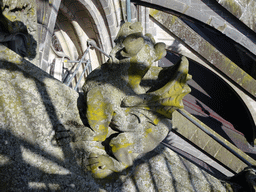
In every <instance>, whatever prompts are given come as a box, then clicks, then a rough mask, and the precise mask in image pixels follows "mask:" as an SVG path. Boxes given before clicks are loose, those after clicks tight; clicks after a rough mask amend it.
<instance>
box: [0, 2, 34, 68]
mask: <svg viewBox="0 0 256 192" xmlns="http://www.w3.org/2000/svg"><path fill="white" fill-rule="evenodd" d="M0 5H1V10H0V11H1V14H0V23H1V24H0V25H1V27H0V31H1V32H2V33H3V32H6V33H8V34H12V35H15V36H17V37H16V38H18V36H19V35H21V36H22V37H23V38H22V39H23V40H22V41H23V43H24V45H25V50H23V51H20V50H21V48H19V47H20V46H18V45H17V44H22V43H20V42H19V41H17V40H16V41H15V42H14V44H16V45H14V46H12V47H14V48H12V49H13V50H14V51H16V52H17V53H19V54H20V55H22V56H24V57H25V58H26V59H29V60H30V61H31V62H32V63H34V64H37V63H38V55H37V41H38V37H37V20H36V9H37V8H36V4H35V1H34V0H32V1H31V0H19V1H10V0H2V1H1V2H0ZM6 46H8V45H6ZM16 46H17V47H16ZM9 47H10V44H9Z"/></svg>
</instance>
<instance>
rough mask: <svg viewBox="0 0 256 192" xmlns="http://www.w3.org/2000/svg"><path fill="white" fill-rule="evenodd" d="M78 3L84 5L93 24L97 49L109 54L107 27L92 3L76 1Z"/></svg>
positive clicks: (109, 43)
mask: <svg viewBox="0 0 256 192" xmlns="http://www.w3.org/2000/svg"><path fill="white" fill-rule="evenodd" d="M78 2H80V3H81V4H82V5H84V7H85V8H86V9H87V10H88V12H89V13H90V15H91V17H92V19H93V21H94V23H95V27H96V28H97V32H98V35H99V47H101V48H102V49H103V50H104V51H105V52H107V53H109V52H110V50H111V47H112V46H111V38H110V37H109V34H108V30H107V26H106V25H105V22H104V18H103V17H102V15H101V14H100V11H99V10H98V9H97V7H96V6H95V4H94V3H93V2H92V1H85V0H78Z"/></svg>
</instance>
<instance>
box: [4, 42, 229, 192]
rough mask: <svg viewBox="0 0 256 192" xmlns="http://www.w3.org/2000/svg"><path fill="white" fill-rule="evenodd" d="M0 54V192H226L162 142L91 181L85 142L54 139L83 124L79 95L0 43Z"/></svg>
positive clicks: (208, 176) (223, 186) (221, 185)
mask: <svg viewBox="0 0 256 192" xmlns="http://www.w3.org/2000/svg"><path fill="white" fill-rule="evenodd" d="M0 56H1V62H0V68H1V70H0V77H1V80H0V83H1V86H0V88H1V89H0V90H1V94H0V101H1V103H0V106H1V111H0V113H1V115H0V122H1V123H0V125H1V126H0V137H1V140H0V141H1V145H0V146H1V147H0V173H1V174H0V177H1V178H0V182H1V184H0V190H1V191H48V190H52V191H88V192H90V191H138V189H139V191H159V190H160V191H161V190H163V191H184V190H189V191H195V190H197V191H207V190H208V191H210V190H211V191H226V189H225V188H226V187H228V186H229V185H228V184H225V183H221V182H220V181H219V180H217V179H216V178H214V177H212V176H210V175H209V174H207V173H206V172H204V171H203V170H201V169H199V168H197V167H196V166H194V165H193V164H191V163H189V162H188V161H186V160H184V159H183V158H182V157H180V156H178V155H177V154H175V153H174V152H172V151H171V150H169V149H167V148H164V147H163V146H159V147H157V149H156V150H155V151H154V152H150V153H148V154H146V155H145V156H143V157H141V158H140V159H139V160H137V161H136V162H135V165H134V166H133V167H129V168H127V169H125V170H124V171H123V172H121V173H115V174H112V175H110V176H109V177H107V178H105V180H94V179H93V178H92V177H91V175H90V173H89V172H87V169H86V168H85V165H86V162H85V161H84V160H85V159H84V158H85V156H86V153H85V152H84V151H82V150H81V146H82V145H87V143H86V142H81V143H80V147H79V144H78V143H76V144H75V143H72V142H71V143H69V142H61V141H58V143H61V144H62V145H61V146H58V145H56V142H55V141H56V139H55V137H54V136H55V135H56V134H55V133H56V132H61V131H63V133H65V131H66V130H73V131H79V130H84V128H86V127H85V126H84V124H83V122H82V120H84V118H83V116H82V112H83V111H82V110H80V111H79V109H81V108H80V107H81V106H82V105H83V103H82V102H80V99H79V95H78V94H77V93H76V92H75V91H73V90H71V89H70V88H68V87H66V86H65V85H63V84H62V83H61V82H59V81H57V80H55V79H53V78H51V77H50V76H49V75H48V74H46V73H45V72H43V71H42V70H40V69H39V68H37V67H35V66H34V65H33V64H31V63H29V62H27V61H25V60H23V59H22V58H21V57H19V56H18V55H17V54H15V53H13V52H12V51H10V50H9V49H7V48H5V47H4V46H1V47H0ZM81 135H82V134H81ZM185 178H186V179H185Z"/></svg>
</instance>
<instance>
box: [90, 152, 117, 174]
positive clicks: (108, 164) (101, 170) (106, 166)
mask: <svg viewBox="0 0 256 192" xmlns="http://www.w3.org/2000/svg"><path fill="white" fill-rule="evenodd" d="M88 161H89V164H88V165H87V166H89V169H90V170H91V172H92V175H93V177H94V178H96V179H102V178H105V177H107V176H108V175H110V174H111V173H113V172H116V170H115V167H114V159H113V158H111V157H110V156H108V155H97V154H95V153H91V154H90V156H89V158H88Z"/></svg>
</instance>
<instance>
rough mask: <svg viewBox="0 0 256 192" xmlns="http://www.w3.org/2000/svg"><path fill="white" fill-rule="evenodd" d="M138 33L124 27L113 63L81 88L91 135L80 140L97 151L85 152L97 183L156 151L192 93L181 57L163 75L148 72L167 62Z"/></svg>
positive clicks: (158, 47)
mask: <svg viewBox="0 0 256 192" xmlns="http://www.w3.org/2000/svg"><path fill="white" fill-rule="evenodd" d="M142 31H143V28H142V27H141V24H140V23H128V22H127V23H125V24H124V25H123V26H122V27H121V29H120V31H119V33H118V35H117V38H116V40H115V42H116V46H115V47H114V48H113V50H112V51H111V53H110V55H111V58H110V59H109V60H108V62H107V63H105V64H103V65H102V66H101V67H99V68H98V69H96V70H94V71H93V72H92V73H91V74H90V75H89V76H88V77H87V80H86V82H85V84H84V86H83V91H84V94H85V100H86V107H87V110H86V117H87V120H88V123H89V126H90V128H91V130H92V132H91V133H90V134H87V136H86V138H84V140H86V141H91V142H95V146H96V147H97V151H96V150H94V149H93V148H90V149H89V147H88V150H89V151H90V156H89V159H88V161H89V168H90V170H91V172H92V173H93V176H94V177H95V178H103V177H105V176H107V175H109V174H110V173H112V172H117V171H120V170H122V169H124V168H126V167H128V166H131V165H132V163H133V161H134V160H135V159H136V158H137V157H138V156H139V155H140V154H145V153H147V152H149V151H151V150H153V149H154V148H155V147H157V146H158V145H159V143H160V142H161V141H162V140H163V139H164V138H165V137H166V135H167V134H168V132H169V129H170V128H171V123H170V120H169V119H170V118H171V117H172V112H174V111H175V110H176V109H177V108H182V107H183V104H182V98H183V97H184V96H185V95H186V94H187V93H189V92H190V88H189V87H188V85H187V84H186V82H187V80H189V79H190V78H191V76H190V75H188V60H187V59H186V58H185V57H182V59H181V61H180V62H179V63H177V64H176V65H175V66H174V67H170V68H167V69H163V68H160V67H154V66H152V64H153V62H154V61H157V60H159V59H161V58H162V57H164V56H165V54H166V50H165V44H164V43H155V40H154V38H153V37H152V35H150V34H145V35H143V33H142ZM109 127H110V128H109ZM109 129H111V130H114V131H116V132H115V134H112V135H110V133H109ZM109 135H110V136H109Z"/></svg>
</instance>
